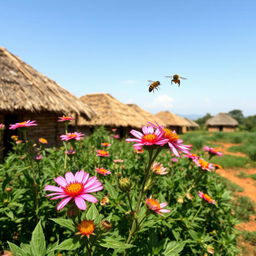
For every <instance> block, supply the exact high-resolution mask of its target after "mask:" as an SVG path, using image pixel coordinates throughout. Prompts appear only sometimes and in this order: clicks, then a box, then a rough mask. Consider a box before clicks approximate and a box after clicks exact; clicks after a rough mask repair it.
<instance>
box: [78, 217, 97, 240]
mask: <svg viewBox="0 0 256 256" xmlns="http://www.w3.org/2000/svg"><path fill="white" fill-rule="evenodd" d="M77 228H78V230H79V232H77V234H80V235H82V236H87V237H88V238H89V237H90V235H94V233H93V231H94V230H95V225H94V222H93V220H83V221H82V222H81V223H80V224H79V225H78V227H77Z"/></svg>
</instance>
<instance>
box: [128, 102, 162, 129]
mask: <svg viewBox="0 0 256 256" xmlns="http://www.w3.org/2000/svg"><path fill="white" fill-rule="evenodd" d="M127 105H128V106H129V107H130V108H132V109H133V110H134V111H136V112H137V113H138V114H139V115H140V116H141V117H142V118H143V119H144V120H145V124H147V122H151V123H157V124H159V125H161V126H166V124H165V122H164V121H163V120H162V119H160V118H158V117H157V116H155V115H153V114H151V113H149V112H147V111H145V110H144V109H142V108H140V107H139V106H138V105H136V104H127Z"/></svg>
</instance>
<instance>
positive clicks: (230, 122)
mask: <svg viewBox="0 0 256 256" xmlns="http://www.w3.org/2000/svg"><path fill="white" fill-rule="evenodd" d="M205 124H206V125H207V126H219V125H220V126H237V125H238V122H237V121H236V120H235V119H234V118H233V117H231V116H230V115H228V114H227V113H219V114H218V115H216V116H214V117H212V118H210V119H208V120H207V121H206V123H205Z"/></svg>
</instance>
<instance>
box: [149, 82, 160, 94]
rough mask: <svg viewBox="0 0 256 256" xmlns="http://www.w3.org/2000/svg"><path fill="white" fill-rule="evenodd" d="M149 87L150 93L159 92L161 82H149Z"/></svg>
mask: <svg viewBox="0 0 256 256" xmlns="http://www.w3.org/2000/svg"><path fill="white" fill-rule="evenodd" d="M148 82H149V83H150V84H149V87H148V91H149V92H152V91H153V92H154V90H158V88H159V86H160V82H159V81H152V80H148Z"/></svg>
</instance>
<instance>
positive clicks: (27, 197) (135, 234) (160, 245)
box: [0, 118, 237, 256]
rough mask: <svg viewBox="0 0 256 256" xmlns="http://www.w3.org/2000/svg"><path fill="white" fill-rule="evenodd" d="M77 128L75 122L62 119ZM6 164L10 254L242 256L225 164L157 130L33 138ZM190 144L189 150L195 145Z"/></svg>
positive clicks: (5, 241)
mask: <svg viewBox="0 0 256 256" xmlns="http://www.w3.org/2000/svg"><path fill="white" fill-rule="evenodd" d="M60 121H63V125H66V127H67V126H68V125H67V124H68V118H66V119H65V118H62V119H60ZM29 124H31V125H35V124H36V123H35V122H34V123H30V122H23V123H22V124H20V125H19V124H16V126H12V127H11V128H13V129H20V131H21V132H22V138H17V137H13V145H14V151H13V152H12V153H10V154H9V156H8V157H7V158H6V160H5V163H4V164H2V165H0V179H1V183H0V184H1V186H0V227H1V229H0V241H1V242H0V247H1V249H2V250H4V249H5V250H10V251H12V252H13V253H14V255H17V256H19V255H20V256H29V255H31V256H35V255H37V256H41V255H42V256H43V255H49V256H53V255H96V256H98V255H145V256H146V255H165V256H167V255H169V256H175V255H205V256H206V255H213V254H214V255H229V256H232V255H237V249H236V232H235V230H234V225H235V224H236V219H235V217H234V213H233V211H232V205H231V203H230V192H229V191H228V190H227V189H226V187H225V185H224V184H223V183H222V182H221V180H220V177H219V176H218V175H217V174H216V173H215V170H216V169H217V168H220V166H219V165H217V164H214V163H210V162H211V160H212V157H213V156H214V159H216V157H221V153H220V152H217V151H216V150H215V149H214V148H212V147H209V146H207V145H204V146H205V147H204V150H202V151H196V153H197V154H194V153H193V152H195V151H194V149H193V147H192V146H190V145H186V141H184V142H183V141H182V140H180V138H179V137H178V135H177V134H176V133H174V132H172V131H170V130H168V129H164V128H163V127H159V126H157V125H153V124H149V125H148V126H145V127H143V128H142V130H141V131H135V130H133V131H131V134H130V136H129V139H126V140H125V139H123V140H120V139H119V138H118V136H116V134H115V130H114V129H113V132H112V133H109V132H107V131H106V130H104V128H102V127H101V128H99V129H97V130H96V131H95V132H94V133H93V134H92V135H91V136H88V137H85V136H84V135H83V134H82V133H79V132H74V133H69V132H68V131H67V130H66V134H63V135H62V136H60V140H62V141H63V146H62V147H60V148H51V149H50V148H46V147H45V145H46V144H47V140H45V139H44V138H38V141H36V142H35V141H28V140H26V129H34V127H29V126H30V125H29ZM187 144H188V143H187Z"/></svg>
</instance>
